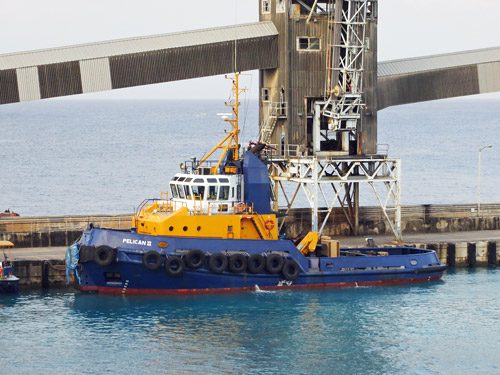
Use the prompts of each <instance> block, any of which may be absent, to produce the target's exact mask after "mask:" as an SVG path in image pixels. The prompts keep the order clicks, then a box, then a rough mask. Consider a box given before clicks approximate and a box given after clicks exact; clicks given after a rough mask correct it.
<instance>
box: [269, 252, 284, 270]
mask: <svg viewBox="0 0 500 375" xmlns="http://www.w3.org/2000/svg"><path fill="white" fill-rule="evenodd" d="M284 263H285V260H284V259H283V257H282V256H281V255H278V254H269V255H268V256H267V257H266V270H267V272H269V273H272V274H276V273H280V272H281V270H282V269H283V264H284Z"/></svg>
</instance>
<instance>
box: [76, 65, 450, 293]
mask: <svg viewBox="0 0 500 375" xmlns="http://www.w3.org/2000/svg"><path fill="white" fill-rule="evenodd" d="M232 80H233V97H232V100H231V102H230V103H229V104H228V105H230V106H231V108H232V116H231V118H230V119H226V121H227V122H228V123H230V124H231V130H230V131H229V132H227V133H226V136H225V137H224V139H223V140H222V141H221V142H220V143H219V144H218V145H217V146H216V147H215V148H214V149H213V150H212V151H211V152H209V153H208V154H207V155H206V156H205V157H203V158H202V159H200V160H199V161H198V160H196V159H195V158H192V160H190V161H189V162H185V163H182V164H181V172H180V173H177V174H175V176H174V177H173V178H172V179H171V180H170V183H169V188H170V191H169V192H167V193H162V194H161V195H160V198H155V199H146V200H144V201H143V202H142V203H141V205H140V206H139V207H138V209H137V212H136V213H135V214H134V216H133V218H132V225H131V228H130V229H127V230H123V229H111V228H100V227H98V226H94V225H92V224H89V225H88V226H87V228H86V229H85V230H84V232H83V234H82V236H81V238H80V239H79V240H78V241H77V242H76V243H75V244H74V245H73V246H72V247H70V249H68V251H69V252H71V254H70V255H71V256H70V258H71V259H73V260H74V261H73V262H69V264H72V265H73V266H72V268H73V269H75V270H76V271H77V275H78V279H79V284H80V289H81V291H83V292H99V293H116V294H204V293H225V292H240V291H248V290H276V289H307V288H333V287H349V286H370V285H386V284H401V283H414V282H427V281H432V280H438V279H440V278H441V277H442V275H443V272H444V270H445V268H446V266H445V265H444V264H442V263H441V262H440V261H439V259H438V257H437V255H436V253H435V252H434V251H433V250H426V249H416V248H409V247H374V246H373V247H360V248H349V249H343V248H340V246H339V244H338V242H337V241H322V239H321V237H320V235H319V233H317V232H309V233H308V234H307V235H306V236H305V237H304V238H303V239H302V240H301V241H300V242H298V243H294V242H293V241H292V240H290V239H285V238H282V236H280V234H279V233H278V225H277V224H278V223H277V216H276V213H275V212H272V211H271V187H270V179H269V175H268V169H267V166H266V162H265V158H262V157H261V152H262V150H263V149H264V148H265V147H266V145H264V144H257V145H254V146H249V148H248V149H247V150H246V152H244V154H243V155H240V149H239V147H240V146H239V144H238V134H239V130H238V106H239V101H238V96H239V95H240V94H241V90H240V89H239V86H238V75H236V76H235V77H234V78H232ZM217 150H222V155H221V156H220V157H219V158H218V159H217V160H214V161H208V158H209V157H210V156H211V155H212V154H214V152H216V151H217Z"/></svg>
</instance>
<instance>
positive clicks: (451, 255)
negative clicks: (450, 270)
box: [446, 243, 457, 267]
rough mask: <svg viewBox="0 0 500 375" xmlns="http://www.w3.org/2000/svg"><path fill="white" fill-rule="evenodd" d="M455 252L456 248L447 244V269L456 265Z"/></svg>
mask: <svg viewBox="0 0 500 375" xmlns="http://www.w3.org/2000/svg"><path fill="white" fill-rule="evenodd" d="M456 252H457V248H456V246H455V244H454V243H449V244H448V251H447V254H446V265H447V266H448V267H455V264H456V260H455V256H456Z"/></svg>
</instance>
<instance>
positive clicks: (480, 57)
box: [378, 47, 500, 77]
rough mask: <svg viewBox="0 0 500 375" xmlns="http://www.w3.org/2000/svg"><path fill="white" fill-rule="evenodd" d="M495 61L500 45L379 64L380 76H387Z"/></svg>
mask: <svg viewBox="0 0 500 375" xmlns="http://www.w3.org/2000/svg"><path fill="white" fill-rule="evenodd" d="M494 61H500V47H495V48H487V49H480V50H474V51H464V52H456V53H449V54H443V55H434V56H426V57H417V58H410V59H402V60H393V61H384V62H381V63H379V64H378V76H379V77H386V76H393V75H399V74H408V73H415V72H424V71H432V70H439V69H446V68H452V67H458V66H464V65H473V64H483V63H489V62H494Z"/></svg>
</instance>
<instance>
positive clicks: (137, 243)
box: [123, 238, 152, 246]
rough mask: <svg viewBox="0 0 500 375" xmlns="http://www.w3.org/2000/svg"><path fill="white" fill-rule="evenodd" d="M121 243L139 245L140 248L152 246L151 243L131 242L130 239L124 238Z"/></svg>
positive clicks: (142, 241) (143, 241)
mask: <svg viewBox="0 0 500 375" xmlns="http://www.w3.org/2000/svg"><path fill="white" fill-rule="evenodd" d="M123 243H126V244H127V245H141V246H152V245H151V241H145V240H132V239H130V238H124V239H123Z"/></svg>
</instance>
